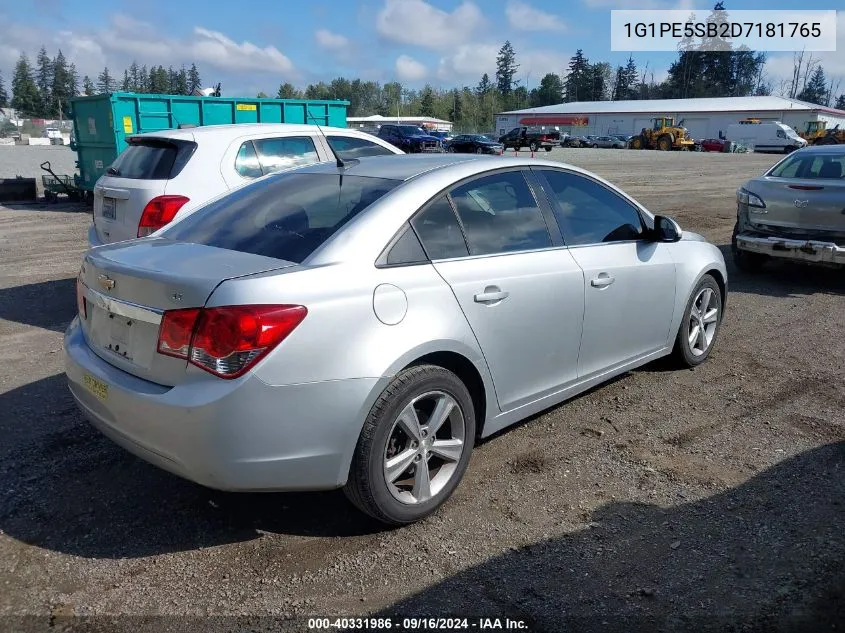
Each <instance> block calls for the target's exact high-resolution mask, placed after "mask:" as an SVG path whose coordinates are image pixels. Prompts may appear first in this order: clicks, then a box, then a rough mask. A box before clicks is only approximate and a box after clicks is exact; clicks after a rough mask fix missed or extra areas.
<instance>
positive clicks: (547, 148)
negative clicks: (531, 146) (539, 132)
mask: <svg viewBox="0 0 845 633" xmlns="http://www.w3.org/2000/svg"><path fill="white" fill-rule="evenodd" d="M543 149H545V150H546V151H547V152H550V151H552V147H551V145H546V147H544V148H543Z"/></svg>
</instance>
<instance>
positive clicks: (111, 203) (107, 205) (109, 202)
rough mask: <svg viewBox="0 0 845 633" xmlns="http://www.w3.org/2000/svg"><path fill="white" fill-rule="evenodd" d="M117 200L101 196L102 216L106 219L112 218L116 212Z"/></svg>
mask: <svg viewBox="0 0 845 633" xmlns="http://www.w3.org/2000/svg"><path fill="white" fill-rule="evenodd" d="M116 208H117V200H115V199H114V198H103V217H104V218H106V219H107V220H114V219H115V218H116V216H117V213H116Z"/></svg>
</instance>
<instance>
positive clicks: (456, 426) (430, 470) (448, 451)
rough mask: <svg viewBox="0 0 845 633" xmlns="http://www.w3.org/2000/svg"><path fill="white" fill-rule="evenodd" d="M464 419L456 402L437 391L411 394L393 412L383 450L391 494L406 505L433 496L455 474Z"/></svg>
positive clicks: (460, 448) (463, 430)
mask: <svg viewBox="0 0 845 633" xmlns="http://www.w3.org/2000/svg"><path fill="white" fill-rule="evenodd" d="M465 434H466V423H465V421H464V414H463V411H462V410H461V407H460V405H459V404H458V402H457V400H455V398H453V397H452V396H451V395H449V394H447V393H445V392H443V391H430V392H427V393H424V394H422V395H419V396H417V397H415V398H414V399H413V400H411V402H410V403H408V405H407V406H406V407H405V408H404V409H403V410H402V411H401V412H400V413H399V415H398V416H397V418H396V420H395V421H394V423H393V426H392V427H391V429H390V433H389V435H388V438H387V445H386V446H385V451H384V478H385V480H386V482H387V487H388V489H389V490H390V493H391V494H392V495H393V497H394V498H395V499H396V500H398V501H401V502H402V503H407V504H410V505H413V504H419V503H424V502H426V501H428V500H429V499H431V498H432V497H434V496H435V495H437V494H438V493H439V492H440V491H441V490H443V488H444V486H446V484H447V483H448V482H449V480H450V479H451V478H452V476H453V475H454V474H455V472H456V469H457V466H458V462H459V461H460V459H461V456H462V455H463V452H464V449H465V445H466V442H465Z"/></svg>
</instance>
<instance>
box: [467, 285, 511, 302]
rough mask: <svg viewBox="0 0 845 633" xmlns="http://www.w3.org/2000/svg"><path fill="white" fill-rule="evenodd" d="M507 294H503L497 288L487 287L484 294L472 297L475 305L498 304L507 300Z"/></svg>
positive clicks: (480, 293)
mask: <svg viewBox="0 0 845 633" xmlns="http://www.w3.org/2000/svg"><path fill="white" fill-rule="evenodd" d="M509 294H510V293H509V292H504V291H503V290H502V289H501V288H499V287H498V286H487V287H486V288H485V289H484V292H479V293H478V294H477V295H475V296H474V297H473V299H474V300H475V302H476V303H498V302H499V301H502V300H504V299H507V298H508V295H509Z"/></svg>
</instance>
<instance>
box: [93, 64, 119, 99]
mask: <svg viewBox="0 0 845 633" xmlns="http://www.w3.org/2000/svg"><path fill="white" fill-rule="evenodd" d="M114 88H115V81H114V77H112V76H111V73H109V68H108V66H106V67H105V68H103V72H101V73H100V74H99V76H98V77H97V92H99V93H100V94H108V93H110V92H114Z"/></svg>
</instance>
